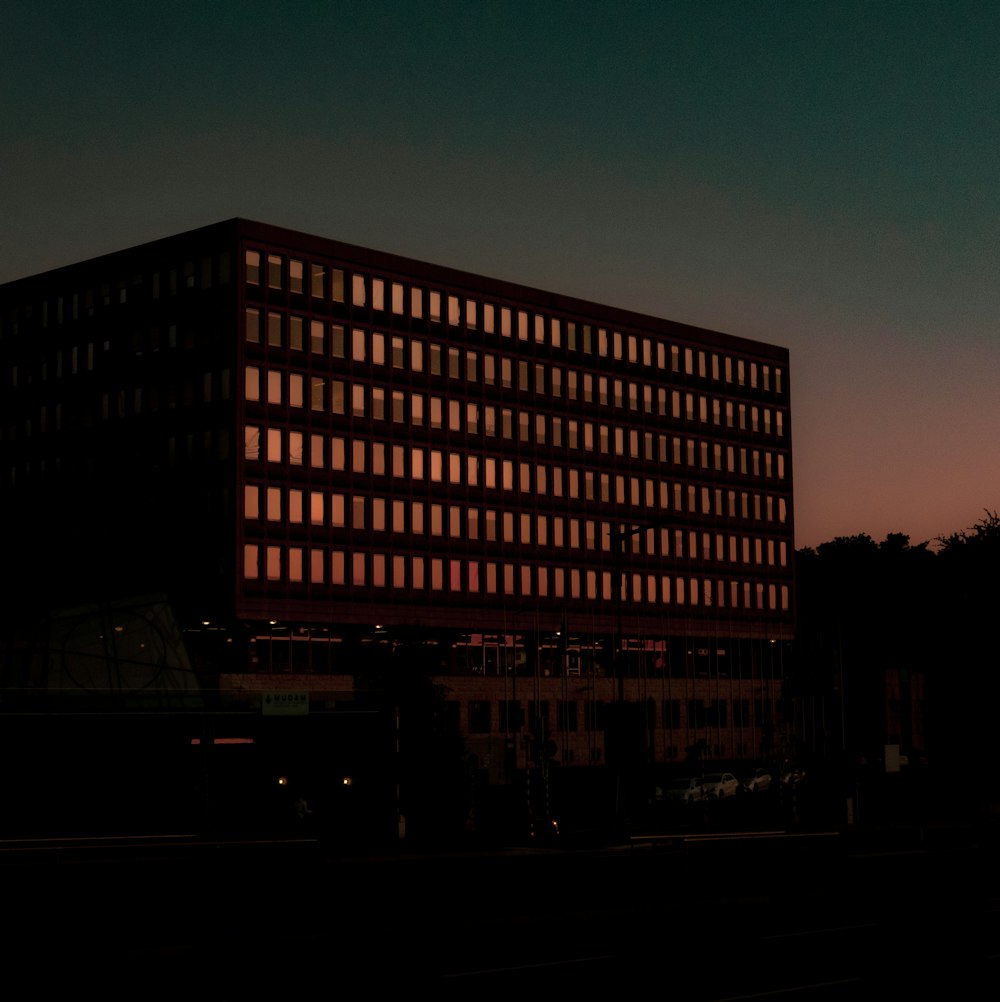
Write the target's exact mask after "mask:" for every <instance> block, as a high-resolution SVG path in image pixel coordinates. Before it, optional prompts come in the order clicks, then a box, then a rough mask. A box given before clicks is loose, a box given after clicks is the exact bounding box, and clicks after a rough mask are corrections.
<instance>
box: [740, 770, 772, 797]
mask: <svg viewBox="0 0 1000 1002" xmlns="http://www.w3.org/2000/svg"><path fill="white" fill-rule="evenodd" d="M743 785H744V786H745V787H746V789H747V792H748V793H763V792H764V791H765V790H767V789H770V786H771V774H770V773H769V772H768V771H767V769H755V770H754V774H753V775H752V776H751V777H750V778H749V779H748V780H747V781H746V783H744V784H743Z"/></svg>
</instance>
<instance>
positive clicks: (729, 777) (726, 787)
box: [701, 772, 740, 800]
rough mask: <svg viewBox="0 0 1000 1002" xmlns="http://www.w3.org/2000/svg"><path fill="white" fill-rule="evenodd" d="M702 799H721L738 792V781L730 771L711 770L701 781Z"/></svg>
mask: <svg viewBox="0 0 1000 1002" xmlns="http://www.w3.org/2000/svg"><path fill="white" fill-rule="evenodd" d="M701 789H702V799H706V800H721V799H722V798H723V797H734V796H736V794H737V793H739V792H740V781H739V780H738V779H737V778H736V777H735V776H734V775H733V774H732V773H731V772H713V773H710V774H709V775H708V776H706V777H705V779H704V781H703V782H702V787H701Z"/></svg>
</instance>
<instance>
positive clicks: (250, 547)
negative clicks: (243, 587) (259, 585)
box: [243, 543, 260, 580]
mask: <svg viewBox="0 0 1000 1002" xmlns="http://www.w3.org/2000/svg"><path fill="white" fill-rule="evenodd" d="M259 562H260V554H259V551H258V547H257V546H255V545H254V544H253V543H246V544H245V545H244V547H243V576H244V577H245V578H250V579H251V580H254V579H256V578H258V577H259V576H260V566H259Z"/></svg>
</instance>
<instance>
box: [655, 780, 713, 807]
mask: <svg viewBox="0 0 1000 1002" xmlns="http://www.w3.org/2000/svg"><path fill="white" fill-rule="evenodd" d="M663 799H664V800H665V801H666V802H667V803H671V804H692V803H694V802H695V801H696V800H704V799H705V794H704V791H703V790H702V779H701V777H700V776H688V777H686V778H684V779H672V780H670V781H669V782H667V783H664V784H663Z"/></svg>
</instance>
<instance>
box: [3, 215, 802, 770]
mask: <svg viewBox="0 0 1000 1002" xmlns="http://www.w3.org/2000/svg"><path fill="white" fill-rule="evenodd" d="M0 380H2V385H3V393H2V398H0V399H2V403H0V408H2V421H0V490H2V493H3V506H4V513H3V514H4V518H3V533H4V537H5V538H4V547H5V553H6V554H7V555H8V560H7V564H8V568H9V574H10V575H13V580H15V581H17V582H18V599H19V600H20V602H21V605H20V611H19V612H18V613H17V616H18V618H19V621H20V622H21V623H24V622H25V621H27V620H28V619H30V618H31V617H32V616H33V615H34V614H36V613H37V612H38V611H39V610H49V609H54V608H60V607H66V606H67V605H71V604H73V603H77V602H96V603H100V602H102V601H106V600H110V599H119V598H121V597H122V596H127V595H135V594H156V595H164V596H166V598H167V600H168V602H169V604H170V606H171V607H172V609H173V613H174V615H175V616H176V618H177V622H178V623H179V625H180V629H181V631H182V635H183V637H184V652H183V657H184V658H186V659H187V661H188V662H189V663H190V664H192V665H193V667H194V668H195V669H196V670H197V671H198V672H199V673H200V674H199V677H200V678H202V679H205V678H215V679H217V680H218V684H219V688H220V690H222V691H231V690H241V691H244V692H245V691H247V690H248V689H254V688H260V689H268V688H277V687H281V688H286V689H287V688H298V689H302V690H305V691H312V692H319V691H320V690H322V689H323V688H324V684H325V682H324V680H325V679H327V678H331V679H332V678H337V680H338V681H337V684H338V685H341V684H342V682H341V679H342V677H343V676H355V677H359V676H361V675H363V674H364V672H363V669H365V668H366V667H367V666H368V665H370V663H371V658H370V657H369V655H370V654H371V652H373V651H381V652H382V655H383V656H384V654H385V652H386V651H393V652H397V654H399V655H400V656H402V657H404V658H405V659H407V660H408V661H409V662H410V663H411V664H412V665H413V670H414V671H417V670H420V671H427V672H428V673H429V674H431V675H432V676H433V677H434V678H435V679H436V680H437V682H438V683H439V684H440V685H441V686H443V691H444V697H445V700H446V701H447V702H448V704H449V706H450V709H449V712H450V713H451V714H453V716H454V721H455V722H456V724H457V726H458V727H459V729H460V731H461V733H462V734H463V735H464V736H465V737H466V738H467V739H468V741H469V742H471V743H472V744H476V743H479V744H481V745H484V746H485V745H489V743H490V742H491V741H492V742H502V743H503V747H504V748H505V749H507V752H506V753H505V754H506V755H507V760H506V761H507V765H508V766H510V765H512V766H513V767H515V768H518V767H522V766H523V765H524V764H525V763H526V762H527V761H528V759H529V756H531V755H532V754H533V751H532V749H533V748H536V747H537V741H538V740H539V738H540V737H541V736H543V735H544V736H545V737H548V738H551V740H552V741H554V743H555V745H556V746H557V753H558V757H559V759H560V760H561V761H562V762H564V763H565V764H576V765H594V764H600V763H602V762H603V761H605V757H606V752H607V748H606V739H607V733H608V731H607V727H606V722H605V716H604V715H605V711H606V707H607V706H608V705H610V704H619V703H628V704H631V705H633V706H637V707H641V712H639V713H638V714H636V715H634V718H633V723H634V725H635V726H638V727H640V728H641V730H642V732H643V733H642V736H641V739H640V738H637V739H636V740H637V741H641V746H642V748H643V754H644V755H646V756H647V757H648V758H649V760H650V761H651V762H652V763H664V764H669V763H671V762H677V761H680V760H681V759H683V757H684V755H685V748H687V747H689V746H691V745H694V744H696V743H699V742H700V743H701V745H702V747H703V748H704V749H705V753H706V754H707V756H708V757H712V758H718V759H751V758H755V757H759V756H761V755H765V754H770V753H771V752H773V751H775V750H776V749H777V747H778V746H779V745H780V743H781V741H782V729H783V728H784V727H785V723H784V722H783V720H782V717H781V709H780V681H781V678H782V675H783V673H784V659H785V658H786V657H787V656H788V655H787V651H788V649H789V642H790V640H791V638H792V630H793V621H794V608H793V601H794V581H793V566H794V561H793V538H794V537H793V504H792V448H791V422H790V398H789V372H788V353H787V351H786V350H785V349H782V348H778V347H775V346H772V345H768V344H763V343H758V342H754V341H750V340H745V339H742V338H738V337H733V336H730V335H727V334H722V333H718V332H714V331H708V330H702V329H699V328H695V327H691V326H687V325H684V324H678V323H672V322H670V321H667V320H662V319H658V318H655V317H650V316H643V315H640V314H636V313H631V312H628V311H626V310H622V309H616V308H612V307H610V306H604V305H599V304H596V303H592V302H587V301H583V300H579V299H574V298H570V297H567V296H562V295H559V294H556V293H552V292H543V291H540V290H537V289H534V288H531V287H529V286H527V285H517V284H513V283H511V282H505V281H498V280H495V279H490V278H486V277H482V276H478V275H472V274H468V273H466V272H463V271H460V270H456V269H453V268H445V267H440V266H437V265H432V264H427V263H424V262H420V261H415V260H410V259H407V258H403V257H398V256H395V255H392V254H386V253H380V252H376V251H372V250H367V249H364V248H359V247H355V246H349V245H346V244H343V243H339V242H337V241H335V240H328V239H323V238H320V237H315V236H309V235H306V234H303V233H298V232H292V231H290V230H286V229H281V228H278V227H274V226H269V225H263V224H259V223H255V222H249V221H246V220H242V219H234V220H229V221H226V222H221V223H218V224H215V225H211V226H207V227H204V228H202V229H198V230H194V231H191V232H188V233H183V234H180V235H177V236H172V237H168V238H166V239H163V240H158V241H155V242H152V243H148V244H144V245H142V246H138V247H134V248H130V249H127V250H122V251H119V252H116V253H113V254H108V255H106V256H103V257H100V258H97V259H94V260H90V261H85V262H81V263H78V264H73V265H69V266H67V267H64V268H60V269H57V270H55V271H51V272H48V273H45V274H42V275H35V276H32V277H30V278H25V279H22V280H19V281H16V282H11V283H8V284H6V285H4V286H2V287H0ZM179 656H180V655H179ZM19 657H20V660H19V661H12V660H10V659H8V668H7V674H8V678H10V677H11V673H12V672H13V671H14V669H13V668H11V667H10V666H11V665H12V664H15V663H16V664H17V665H19V666H20V667H19V668H18V669H17V671H20V673H21V674H20V675H18V676H17V679H20V680H21V681H22V682H23V681H24V680H25V679H27V678H28V677H29V676H30V675H31V672H32V671H36V670H37V652H35V653H34V654H31V653H28V654H25V652H24V649H23V647H22V648H21V654H20V655H19ZM376 660H378V659H376ZM30 665H35V667H34V668H31V667H29V666H30ZM14 674H15V675H16V674H17V673H16V672H14ZM17 679H15V681H17ZM272 679H273V682H271V681H269V680H272ZM279 679H280V684H279ZM533 742H535V743H536V744H533ZM510 748H513V749H514V750H513V752H510V751H509V749H510ZM493 761H495V759H493Z"/></svg>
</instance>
